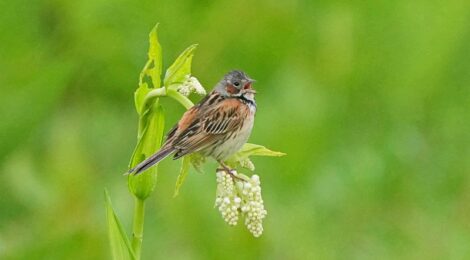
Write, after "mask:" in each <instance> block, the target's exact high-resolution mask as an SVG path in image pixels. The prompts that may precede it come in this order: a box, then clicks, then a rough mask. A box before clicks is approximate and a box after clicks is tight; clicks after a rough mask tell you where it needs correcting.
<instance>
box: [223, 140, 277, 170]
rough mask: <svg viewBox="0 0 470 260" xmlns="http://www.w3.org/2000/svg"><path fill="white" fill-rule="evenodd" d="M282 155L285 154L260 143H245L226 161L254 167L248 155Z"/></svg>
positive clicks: (250, 167)
mask: <svg viewBox="0 0 470 260" xmlns="http://www.w3.org/2000/svg"><path fill="white" fill-rule="evenodd" d="M284 155H286V154H285V153H281V152H276V151H271V150H269V149H268V148H266V147H264V146H262V145H258V144H250V143H246V144H244V145H243V147H242V148H241V149H240V150H239V151H238V152H237V153H235V154H234V155H232V156H231V157H230V158H229V159H228V160H227V161H226V162H227V163H228V164H230V165H236V164H238V165H240V166H242V167H244V168H248V169H254V165H252V163H251V161H249V157H250V156H284ZM247 160H248V161H249V162H248V161H247ZM250 163H251V165H250Z"/></svg>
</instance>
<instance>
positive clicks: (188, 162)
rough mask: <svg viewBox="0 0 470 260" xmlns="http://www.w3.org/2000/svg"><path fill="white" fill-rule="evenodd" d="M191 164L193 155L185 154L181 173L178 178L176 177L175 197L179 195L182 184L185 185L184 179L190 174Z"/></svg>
mask: <svg viewBox="0 0 470 260" xmlns="http://www.w3.org/2000/svg"><path fill="white" fill-rule="evenodd" d="M190 165H191V157H190V156H184V157H183V161H182V162H181V169H180V174H179V175H178V178H177V179H176V185H175V193H174V194H173V197H176V196H178V194H179V190H180V188H181V185H183V183H184V181H185V180H186V177H187V176H188V172H189V166H190Z"/></svg>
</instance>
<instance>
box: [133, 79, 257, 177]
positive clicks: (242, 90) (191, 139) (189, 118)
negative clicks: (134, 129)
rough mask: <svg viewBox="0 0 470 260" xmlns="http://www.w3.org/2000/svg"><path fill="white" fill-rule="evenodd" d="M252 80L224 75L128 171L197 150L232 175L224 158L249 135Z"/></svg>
mask: <svg viewBox="0 0 470 260" xmlns="http://www.w3.org/2000/svg"><path fill="white" fill-rule="evenodd" d="M253 82H254V80H253V79H250V78H249V77H248V75H246V74H245V73H244V72H243V71H239V70H234V71H231V72H229V73H228V74H226V75H225V76H224V78H223V79H222V80H221V81H220V82H219V83H217V85H216V86H215V88H214V90H212V91H211V92H210V93H209V94H208V95H207V96H206V97H204V98H203V99H202V100H201V101H200V102H199V103H198V104H196V105H195V106H193V107H192V108H191V109H189V110H188V111H186V113H184V115H183V117H182V118H181V119H180V120H179V122H178V124H176V125H175V126H174V127H173V128H172V129H171V130H170V132H169V133H168V135H167V139H166V141H165V143H164V144H163V146H162V148H161V149H160V150H159V151H157V152H156V153H155V154H154V155H152V156H150V157H149V158H147V159H145V160H144V161H143V162H141V163H140V164H138V165H137V166H136V167H134V168H132V169H130V170H129V173H133V174H139V173H141V172H143V171H145V170H146V169H148V168H149V167H151V166H152V165H154V164H156V163H158V162H159V161H161V160H163V159H164V158H165V157H167V156H168V155H170V154H174V156H173V159H178V158H180V157H182V156H184V155H187V154H191V153H194V152H199V153H201V154H202V155H204V156H210V157H213V158H214V159H215V160H217V162H219V164H220V165H221V166H222V168H223V169H224V170H225V171H227V172H228V173H229V174H231V175H232V172H231V170H230V169H229V168H228V167H227V166H226V165H225V164H224V160H226V159H227V158H229V157H230V156H231V155H232V154H234V153H236V152H237V151H238V150H240V148H241V147H242V146H243V145H244V144H245V143H246V141H247V140H248V137H249V136H250V134H251V130H252V128H253V123H254V118H255V113H256V102H255V93H256V91H255V90H253V88H252V83H253ZM232 176H233V175H232Z"/></svg>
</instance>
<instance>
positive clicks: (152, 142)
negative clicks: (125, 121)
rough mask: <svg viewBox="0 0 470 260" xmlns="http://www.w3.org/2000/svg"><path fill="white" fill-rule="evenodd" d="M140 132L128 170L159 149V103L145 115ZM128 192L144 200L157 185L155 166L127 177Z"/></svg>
mask: <svg viewBox="0 0 470 260" xmlns="http://www.w3.org/2000/svg"><path fill="white" fill-rule="evenodd" d="M144 118H145V119H143V121H144V122H142V125H141V126H140V127H139V128H142V129H141V130H142V131H141V132H140V133H139V135H138V141H137V146H136V148H135V150H134V154H133V155H132V158H131V162H130V164H129V167H130V168H133V167H134V166H136V165H137V164H139V163H140V162H142V161H143V160H144V159H145V158H148V157H150V156H151V155H153V154H154V153H155V152H156V151H158V149H159V148H160V146H161V144H162V140H163V131H164V128H165V117H164V113H163V107H162V106H161V105H160V102H158V101H157V102H156V103H155V104H154V105H153V108H152V109H151V110H148V112H146V113H145V115H144ZM128 181H129V182H128V184H129V190H130V191H131V192H132V194H134V195H135V196H136V197H138V198H140V199H142V200H145V199H146V198H147V197H148V196H150V194H151V193H152V191H153V190H154V189H155V185H156V184H157V166H153V167H151V168H149V169H148V170H146V171H144V172H143V173H140V174H139V175H129V177H128Z"/></svg>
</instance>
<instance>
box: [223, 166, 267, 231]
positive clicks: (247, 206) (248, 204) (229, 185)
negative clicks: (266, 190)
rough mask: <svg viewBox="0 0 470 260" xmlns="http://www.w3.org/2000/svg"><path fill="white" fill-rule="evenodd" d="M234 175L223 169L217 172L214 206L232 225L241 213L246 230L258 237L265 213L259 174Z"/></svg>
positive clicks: (261, 229)
mask: <svg viewBox="0 0 470 260" xmlns="http://www.w3.org/2000/svg"><path fill="white" fill-rule="evenodd" d="M234 175H235V176H236V177H237V178H232V176H230V175H229V174H227V173H226V172H225V171H219V172H217V197H216V200H215V206H216V207H218V209H219V211H220V213H221V214H222V217H223V218H224V220H225V222H227V223H228V224H229V225H232V226H234V225H236V224H237V222H238V216H239V214H242V216H244V218H245V225H246V227H247V228H248V230H249V231H250V232H251V233H252V234H253V236H255V237H259V236H260V235H261V234H262V233H263V219H264V218H265V217H266V214H267V211H266V210H265V209H264V204H263V199H262V197H261V186H260V184H261V183H260V180H259V176H258V175H253V176H251V178H249V177H248V176H245V175H243V174H237V173H234ZM238 178H240V179H238Z"/></svg>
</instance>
